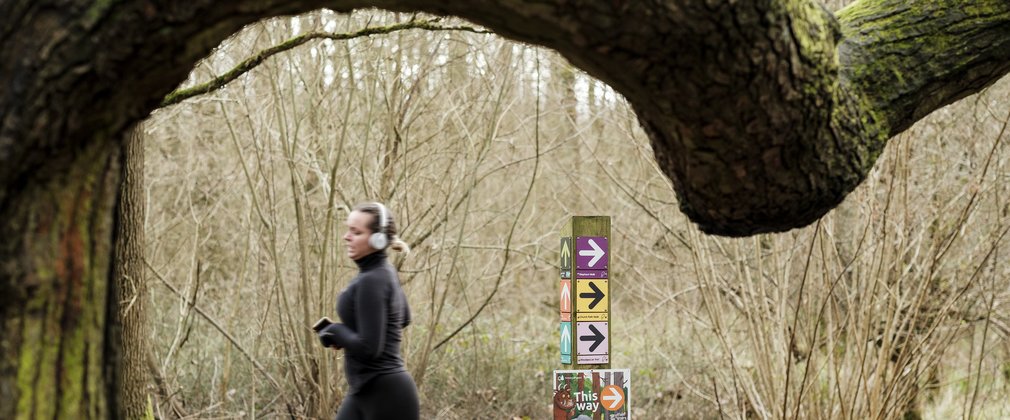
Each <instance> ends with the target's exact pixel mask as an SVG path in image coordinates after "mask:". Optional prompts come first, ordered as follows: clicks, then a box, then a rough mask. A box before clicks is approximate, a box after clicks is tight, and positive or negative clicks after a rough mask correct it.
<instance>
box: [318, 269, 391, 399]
mask: <svg viewBox="0 0 1010 420" xmlns="http://www.w3.org/2000/svg"><path fill="white" fill-rule="evenodd" d="M355 263H357V264H358V269H359V270H360V271H359V272H358V275H357V276H355V277H354V279H352V280H351V283H350V284H349V285H348V286H347V288H346V289H344V291H343V292H341V293H340V296H339V297H338V298H337V315H338V316H339V317H340V321H341V322H342V324H331V325H330V326H328V327H326V328H325V329H323V331H322V332H321V334H320V338H321V339H322V341H323V344H325V345H327V346H337V347H342V348H343V349H344V354H345V355H344V374H345V376H346V377H347V383H348V384H349V385H350V388H351V389H350V393H351V394H354V393H357V392H358V391H359V390H360V389H361V387H362V386H363V385H364V384H365V383H367V382H368V381H369V380H370V379H372V378H374V377H376V376H379V375H384V374H389V373H397V372H403V371H405V370H406V368H405V367H404V365H403V359H402V358H401V357H400V339H401V335H402V330H403V328H404V327H406V326H407V325H409V324H410V307H409V306H408V305H407V297H406V295H404V293H403V289H401V288H400V279H399V276H397V274H396V269H394V268H393V266H392V265H390V264H389V261H388V260H387V258H386V253H385V251H378V252H375V253H372V254H369V255H367V256H365V257H363V258H361V259H358V260H356V261H355Z"/></svg>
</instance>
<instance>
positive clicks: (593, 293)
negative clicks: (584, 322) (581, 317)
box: [575, 279, 610, 313]
mask: <svg viewBox="0 0 1010 420" xmlns="http://www.w3.org/2000/svg"><path fill="white" fill-rule="evenodd" d="M608 289H609V288H608V287H607V280H606V279H592V280H584V279H577V280H575V311H576V312H577V313H581V312H598V313H599V312H602V313H606V312H609V311H610V296H609V295H610V290H608Z"/></svg>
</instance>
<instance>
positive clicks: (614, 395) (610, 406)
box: [600, 385, 624, 411]
mask: <svg viewBox="0 0 1010 420" xmlns="http://www.w3.org/2000/svg"><path fill="white" fill-rule="evenodd" d="M601 394H603V396H602V397H600V399H601V400H603V408H604V409H606V410H607V411H617V410H620V409H621V407H624V390H623V389H621V387H619V386H617V385H607V386H605V387H603V392H601Z"/></svg>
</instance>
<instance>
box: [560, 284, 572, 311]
mask: <svg viewBox="0 0 1010 420" xmlns="http://www.w3.org/2000/svg"><path fill="white" fill-rule="evenodd" d="M571 302H572V292H571V291H569V290H568V283H561V312H568V311H571V309H570V308H569V306H571V304H572V303H571Z"/></svg>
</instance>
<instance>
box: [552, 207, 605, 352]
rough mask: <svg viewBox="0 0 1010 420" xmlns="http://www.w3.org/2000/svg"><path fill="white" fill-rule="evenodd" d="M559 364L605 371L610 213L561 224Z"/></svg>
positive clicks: (575, 219)
mask: <svg viewBox="0 0 1010 420" xmlns="http://www.w3.org/2000/svg"><path fill="white" fill-rule="evenodd" d="M560 246H561V248H560V251H561V252H560V261H559V263H560V275H561V284H560V309H561V327H560V331H559V332H560V335H561V337H560V343H561V363H562V364H563V365H565V366H567V367H569V368H573V369H609V368H610V364H611V360H610V355H611V351H610V349H611V344H610V335H611V334H610V332H611V331H613V324H612V322H611V319H612V318H611V316H610V300H611V299H610V284H611V281H612V278H611V276H610V272H611V270H610V264H609V262H610V261H611V258H610V249H611V247H610V217H609V216H572V217H571V218H570V219H569V220H568V221H567V222H566V223H565V225H564V226H563V227H562V228H561V244H560Z"/></svg>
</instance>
